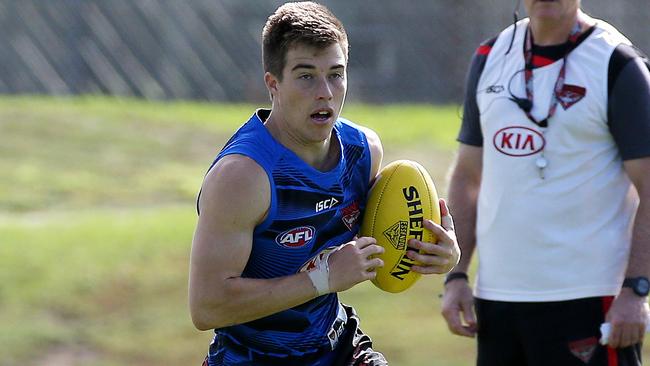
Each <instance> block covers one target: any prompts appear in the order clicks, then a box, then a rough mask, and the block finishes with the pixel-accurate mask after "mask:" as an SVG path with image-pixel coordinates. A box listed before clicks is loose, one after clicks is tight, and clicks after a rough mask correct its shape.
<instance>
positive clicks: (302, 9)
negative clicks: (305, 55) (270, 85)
mask: <svg viewBox="0 0 650 366" xmlns="http://www.w3.org/2000/svg"><path fill="white" fill-rule="evenodd" d="M335 43H339V44H340V46H341V48H342V49H343V53H344V54H345V59H346V61H347V58H348V35H347V33H346V32H345V28H344V27H343V24H342V23H341V21H340V20H338V19H337V18H336V16H334V14H332V12H331V11H330V10H329V9H327V7H325V6H324V5H321V4H317V3H315V2H311V1H304V2H296V3H286V4H284V5H282V6H280V7H279V8H278V9H277V10H276V11H275V13H273V14H271V16H269V18H268V20H267V21H266V24H265V25H264V30H263V31H262V59H263V62H264V71H265V72H270V73H271V74H273V75H274V76H275V77H277V78H278V79H280V80H282V70H283V69H284V66H285V64H286V61H287V60H286V57H287V52H288V50H289V48H290V47H293V46H295V45H296V44H303V45H307V46H313V47H317V48H326V47H328V46H330V45H332V44H335Z"/></svg>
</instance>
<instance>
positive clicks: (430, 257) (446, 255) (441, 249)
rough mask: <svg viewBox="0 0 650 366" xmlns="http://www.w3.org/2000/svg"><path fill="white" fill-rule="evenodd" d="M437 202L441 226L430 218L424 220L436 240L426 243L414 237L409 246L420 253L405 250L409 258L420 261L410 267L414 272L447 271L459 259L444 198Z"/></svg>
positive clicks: (425, 225) (451, 219)
mask: <svg viewBox="0 0 650 366" xmlns="http://www.w3.org/2000/svg"><path fill="white" fill-rule="evenodd" d="M439 204H440V215H441V220H440V221H441V224H442V226H441V225H438V224H436V223H435V222H433V221H431V220H424V227H425V228H426V229H428V230H431V231H432V232H433V233H434V234H435V235H436V237H437V238H438V242H437V243H427V242H423V241H420V240H416V239H411V240H410V241H409V248H414V249H420V251H421V253H418V252H416V251H413V250H409V251H407V252H406V255H407V256H408V257H409V258H410V259H412V260H414V261H416V262H418V263H420V264H419V265H414V266H413V267H411V270H413V271H414V272H418V273H422V274H431V273H437V274H441V273H447V272H449V271H451V270H452V269H453V268H454V267H455V266H456V264H458V261H459V260H460V248H459V247H458V241H457V240H456V233H455V232H454V220H453V218H452V217H451V214H450V213H449V208H448V207H447V203H446V202H445V200H443V199H441V200H440V201H439Z"/></svg>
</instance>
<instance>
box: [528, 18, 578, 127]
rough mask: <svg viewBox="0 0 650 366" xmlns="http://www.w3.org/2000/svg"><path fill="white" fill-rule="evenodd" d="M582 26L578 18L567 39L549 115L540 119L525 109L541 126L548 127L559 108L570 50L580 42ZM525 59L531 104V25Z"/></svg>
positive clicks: (531, 101)
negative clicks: (549, 121)
mask: <svg viewBox="0 0 650 366" xmlns="http://www.w3.org/2000/svg"><path fill="white" fill-rule="evenodd" d="M581 28H582V22H581V21H580V20H578V21H577V22H576V24H575V25H574V26H573V29H571V33H570V34H569V39H568V41H567V45H566V46H567V47H566V50H565V51H564V55H563V56H562V67H561V68H560V73H559V74H558V76H557V80H556V81H555V87H554V90H553V95H552V96H551V104H550V105H549V107H548V115H547V116H546V118H544V119H543V120H541V121H538V120H536V119H535V117H533V115H532V114H531V113H530V112H531V111H532V108H530V109H528V110H526V111H525V113H526V117H528V119H529V120H531V122H533V123H534V124H536V125H538V126H539V127H543V128H546V127H548V120H549V118H551V117H553V115H554V114H555V110H556V109H557V103H558V95H560V93H561V92H562V88H564V76H565V74H566V61H567V56H568V55H569V52H571V50H573V48H575V46H576V44H577V43H578V37H579V36H580V30H581ZM524 60H525V62H526V66H525V69H524V79H525V81H526V98H528V101H529V102H530V105H531V106H532V105H533V33H532V32H531V31H530V25H529V26H528V28H526V41H525V43H524Z"/></svg>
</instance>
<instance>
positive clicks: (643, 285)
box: [623, 277, 650, 296]
mask: <svg viewBox="0 0 650 366" xmlns="http://www.w3.org/2000/svg"><path fill="white" fill-rule="evenodd" d="M623 287H629V288H631V289H632V291H634V293H635V294H637V295H639V296H648V293H650V281H648V278H647V277H632V278H630V277H628V278H626V279H625V280H624V281H623Z"/></svg>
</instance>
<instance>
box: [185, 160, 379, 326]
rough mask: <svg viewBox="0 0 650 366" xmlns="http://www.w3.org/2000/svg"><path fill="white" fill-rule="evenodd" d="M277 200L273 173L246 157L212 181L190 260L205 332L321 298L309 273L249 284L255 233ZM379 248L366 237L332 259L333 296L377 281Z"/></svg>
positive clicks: (216, 170)
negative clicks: (246, 272)
mask: <svg viewBox="0 0 650 366" xmlns="http://www.w3.org/2000/svg"><path fill="white" fill-rule="evenodd" d="M270 197H271V192H270V185H269V180H268V177H267V175H266V173H265V172H264V170H263V169H262V168H261V167H260V166H259V165H258V164H257V163H255V162H254V161H253V160H251V159H250V158H248V157H245V156H242V155H229V156H226V157H224V158H222V159H221V160H220V161H219V162H218V163H217V164H216V165H215V166H214V167H213V169H212V170H211V171H210V172H209V173H208V175H207V176H206V178H205V181H204V183H203V187H202V193H201V198H200V200H199V208H200V211H201V213H200V216H199V220H198V224H197V227H196V231H195V234H194V240H193V242H192V254H191V259H190V281H189V299H190V313H191V315H192V321H193V322H194V325H195V326H196V327H197V328H198V329H201V330H208V329H214V328H222V327H225V326H229V325H233V324H240V323H244V322H247V321H251V320H255V319H259V318H262V317H264V316H267V315H271V314H273V313H277V312H279V311H282V310H285V309H289V308H291V307H293V306H296V305H299V304H302V303H305V302H306V301H308V300H310V299H312V298H314V297H316V296H317V295H318V294H317V291H316V289H315V288H314V286H313V284H312V282H311V280H310V279H309V276H308V275H307V273H298V274H293V275H289V276H285V277H279V278H273V279H253V278H242V277H241V274H242V272H243V270H244V267H245V266H246V263H247V261H248V258H249V256H250V253H251V248H252V241H253V230H254V228H255V226H256V225H257V224H259V223H260V222H262V221H263V220H264V218H265V215H266V213H267V210H268V208H269V203H270ZM372 243H374V239H371V238H360V239H358V240H356V242H355V243H354V244H356V245H348V246H346V248H345V250H340V251H338V252H336V253H334V254H333V255H332V256H331V257H330V262H329V263H330V279H329V286H330V292H336V291H343V290H346V289H348V288H350V287H352V286H354V285H355V284H357V283H359V282H362V281H365V280H368V279H371V278H373V277H374V275H375V273H374V272H368V271H367V270H368V268H373V267H377V266H379V265H380V263H378V259H372V260H370V259H368V257H369V256H370V255H372V254H377V253H378V252H379V250H381V248H380V247H378V246H376V245H370V244H372ZM334 258H336V260H333V259H334ZM333 274H336V275H333Z"/></svg>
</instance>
